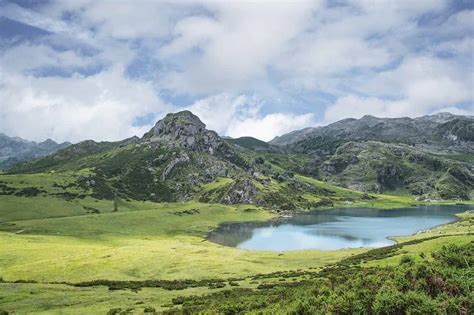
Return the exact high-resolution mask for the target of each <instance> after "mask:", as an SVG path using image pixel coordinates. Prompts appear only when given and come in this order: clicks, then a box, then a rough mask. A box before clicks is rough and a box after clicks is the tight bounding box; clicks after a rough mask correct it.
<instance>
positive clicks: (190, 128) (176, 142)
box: [143, 110, 223, 153]
mask: <svg viewBox="0 0 474 315" xmlns="http://www.w3.org/2000/svg"><path fill="white" fill-rule="evenodd" d="M143 140H145V141H149V142H153V143H162V144H166V145H169V146H175V147H182V148H186V149H192V150H197V151H205V152H210V153H213V152H214V150H215V149H216V148H217V147H219V146H220V145H222V143H223V141H222V139H221V138H220V137H219V136H218V135H217V133H216V132H214V131H211V130H207V129H206V125H205V124H204V123H203V122H202V121H201V120H200V119H199V117H197V116H196V115H194V114H193V113H192V112H190V111H187V110H186V111H181V112H177V113H170V114H168V115H166V117H165V118H163V119H161V120H160V121H158V122H157V123H156V125H155V126H154V127H153V128H152V129H151V130H150V131H149V132H148V133H146V134H145V135H144V136H143Z"/></svg>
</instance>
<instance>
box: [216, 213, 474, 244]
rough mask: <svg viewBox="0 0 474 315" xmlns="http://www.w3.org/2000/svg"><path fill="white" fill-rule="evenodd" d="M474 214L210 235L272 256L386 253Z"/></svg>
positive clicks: (344, 219) (300, 222)
mask: <svg viewBox="0 0 474 315" xmlns="http://www.w3.org/2000/svg"><path fill="white" fill-rule="evenodd" d="M472 208H474V207H472V206H471V207H469V206H464V205H459V206H423V207H415V208H405V209H393V210H378V209H334V210H327V211H319V212H312V213H305V214H299V215H297V216H295V217H293V218H289V219H285V220H282V221H279V222H274V221H273V222H263V223H262V222H251V223H225V224H222V225H220V226H219V227H218V228H217V229H216V230H214V231H212V232H211V233H209V235H208V239H209V240H210V241H212V242H214V243H218V244H221V245H226V246H232V247H238V248H244V249H253V250H271V251H288V250H302V249H323V250H336V249H341V248H357V247H383V246H388V245H392V244H394V243H395V242H393V241H392V240H390V239H388V237H390V236H404V235H411V234H414V233H416V232H418V231H422V230H426V229H430V228H432V227H435V226H437V225H440V224H445V223H449V222H452V221H455V220H456V217H455V216H454V214H455V213H460V212H464V211H466V210H469V209H472Z"/></svg>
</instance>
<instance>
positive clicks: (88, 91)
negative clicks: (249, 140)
mask: <svg viewBox="0 0 474 315" xmlns="http://www.w3.org/2000/svg"><path fill="white" fill-rule="evenodd" d="M4 3H6V2H4ZM4 3H2V4H0V6H1V10H0V11H1V13H0V15H3V16H6V17H9V18H11V19H15V20H18V21H21V22H23V23H27V24H30V25H33V26H36V27H40V28H43V29H45V30H48V31H50V32H52V34H51V35H49V36H45V37H43V38H41V39H38V40H37V41H33V42H29V43H25V42H23V43H22V44H18V43H17V44H15V45H16V46H13V47H6V46H2V47H1V50H0V63H1V71H2V73H1V74H2V77H1V78H0V97H1V102H0V109H1V112H0V122H1V125H0V126H1V127H0V128H1V129H3V131H5V132H7V133H13V132H14V133H16V134H18V135H23V136H25V137H30V138H34V139H39V138H41V137H46V136H51V137H55V138H57V139H60V140H61V139H70V140H79V139H85V138H91V137H93V138H96V139H118V138H119V137H122V136H129V135H131V134H133V133H141V132H142V131H143V130H142V129H144V128H136V127H133V119H134V117H137V116H141V115H145V114H147V113H150V112H155V114H157V113H161V112H162V111H166V110H176V109H177V107H176V106H172V105H166V104H165V103H166V102H163V101H162V100H161V99H160V97H159V96H157V95H160V94H162V95H168V96H169V95H171V96H172V97H173V98H172V99H178V100H180V97H184V98H183V99H186V101H187V102H188V103H192V104H193V105H191V106H190V108H191V109H192V110H193V111H195V112H196V113H197V114H198V115H199V116H201V117H202V119H203V120H204V121H205V122H207V123H208V124H209V127H211V128H213V129H216V130H217V131H218V132H219V133H221V134H227V135H230V136H241V135H254V136H257V137H260V138H262V139H265V140H269V139H270V138H272V137H273V136H274V135H278V134H280V133H283V132H286V131H290V130H291V129H298V128H302V127H305V126H307V125H312V124H314V123H315V121H316V120H317V119H316V118H315V117H314V116H313V115H310V114H296V113H302V112H313V111H314V112H318V113H319V112H323V113H324V112H325V115H324V117H325V120H326V121H333V120H336V119H339V118H345V117H347V116H354V117H360V116H362V115H363V114H373V115H380V116H400V115H408V116H413V115H423V114H427V113H432V112H436V111H440V110H443V109H449V110H452V111H457V112H465V111H468V112H469V111H470V108H472V106H473V104H474V100H473V98H474V96H473V93H474V92H473V91H474V89H473V86H474V79H473V76H472V72H473V70H474V69H473V67H474V62H473V59H472V56H473V47H474V46H473V42H474V37H473V35H472V34H473V33H472V31H473V28H474V24H473V22H472V21H473V20H474V19H473V18H472V17H473V14H474V11H472V10H464V11H460V12H455V13H454V14H452V15H451V16H448V13H449V14H450V12H451V10H452V8H453V6H452V3H451V2H450V1H447V0H419V1H411V0H380V1H372V0H362V1H355V2H354V1H347V2H344V1H342V2H341V1H337V2H332V1H323V0H321V1H319V0H317V1H297V2H281V1H260V2H233V1H226V2H215V1H210V2H208V1H198V2H188V1H184V2H179V3H172V2H156V1H147V0H137V1H133V2H130V1H128V2H126V1H118V2H117V1H93V0H75V1H51V2H48V3H47V4H46V5H44V6H35V7H34V8H32V9H27V8H24V7H21V6H19V5H16V4H8V3H6V4H4ZM448 7H449V8H448ZM85 46H87V47H88V49H89V48H90V50H91V51H93V53H83V51H81V49H80V48H81V47H85ZM58 47H59V48H58ZM86 50H87V49H86ZM132 63H133V64H134V66H136V67H137V68H136V69H132V70H136V71H135V72H133V73H134V75H135V74H136V75H135V76H140V74H141V71H147V73H144V76H143V77H146V78H152V81H139V80H135V79H132V78H130V77H128V76H127V75H126V69H127V68H128V67H129V66H130V65H131V64H132ZM134 66H132V68H133V67H134ZM45 67H46V68H47V67H57V68H59V69H66V70H67V69H69V70H71V69H72V70H71V71H74V69H77V68H81V67H83V68H93V69H96V70H95V71H100V72H98V73H95V74H93V75H89V76H84V75H81V74H80V73H81V72H80V71H79V73H75V74H73V75H72V76H71V77H70V78H61V77H34V76H31V75H30V74H31V73H37V72H35V70H38V69H42V68H45ZM40 72H41V71H40ZM66 73H68V72H67V71H66ZM249 95H252V96H249ZM315 95H316V96H315ZM318 95H322V96H323V100H320V99H314V104H317V105H313V106H314V107H313V109H312V108H311V102H313V101H312V100H313V98H315V97H318ZM163 97H164V96H163ZM272 98H278V99H281V100H282V101H281V102H280V101H279V102H278V104H280V105H278V106H279V109H278V110H279V111H282V113H277V112H276V111H277V110H276V109H275V107H273V108H272V106H273V104H276V103H277V102H273V101H272ZM332 99H336V101H334V102H332V101H330V100H332ZM285 100H290V102H289V103H288V105H286V107H285V106H284V105H281V104H282V103H283V102H285ZM180 102H181V103H182V100H180ZM295 104H296V107H298V109H295V108H293V107H292V106H293V105H295ZM317 106H318V108H317ZM181 107H184V106H181ZM319 107H322V108H319ZM302 109H303V110H302ZM158 115H159V114H158ZM48 117H53V118H54V119H48ZM102 117H107V118H106V121H105V122H103V123H102V121H101V119H102ZM19 122H20V123H19ZM101 124H103V126H104V128H102V126H101ZM82 125H84V126H83V127H81V126H82ZM119 125H120V126H119ZM98 126H101V128H99V127H98ZM105 127H107V128H105ZM35 129H37V130H38V132H34V130H35Z"/></svg>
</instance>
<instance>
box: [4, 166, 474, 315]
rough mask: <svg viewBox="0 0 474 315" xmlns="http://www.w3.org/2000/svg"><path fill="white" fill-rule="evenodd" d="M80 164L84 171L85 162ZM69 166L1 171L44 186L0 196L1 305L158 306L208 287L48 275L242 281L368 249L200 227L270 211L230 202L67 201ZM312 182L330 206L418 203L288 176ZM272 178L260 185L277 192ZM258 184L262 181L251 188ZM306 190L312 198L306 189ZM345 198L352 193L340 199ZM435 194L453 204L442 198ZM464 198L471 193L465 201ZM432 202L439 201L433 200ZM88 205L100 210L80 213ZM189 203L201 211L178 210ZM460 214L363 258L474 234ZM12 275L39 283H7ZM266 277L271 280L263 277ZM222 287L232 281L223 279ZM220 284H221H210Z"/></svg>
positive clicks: (13, 180)
mask: <svg viewBox="0 0 474 315" xmlns="http://www.w3.org/2000/svg"><path fill="white" fill-rule="evenodd" d="M83 172H86V173H84V174H87V172H88V171H87V170H85V171H83ZM80 174H82V173H81V172H74V173H72V172H71V173H42V174H26V175H6V174H0V181H2V182H4V183H7V184H8V185H9V186H11V187H14V188H16V189H23V188H28V187H36V188H38V189H42V190H44V191H46V193H40V194H38V196H35V197H20V196H15V195H1V196H0V230H2V231H1V232H0V252H1V254H0V278H2V279H3V281H6V282H8V283H0V310H1V309H7V310H16V311H18V313H31V312H44V313H47V314H51V313H68V314H70V313H76V314H85V313H91V314H94V313H106V312H107V311H108V310H109V309H111V308H113V307H122V308H123V309H127V308H129V307H132V308H134V310H135V311H136V312H142V311H143V308H144V307H145V306H152V307H154V308H156V309H157V310H159V309H161V307H162V306H166V305H169V303H170V302H171V299H172V298H174V297H176V296H180V295H183V296H186V295H193V294H197V295H202V294H207V293H209V292H210V291H212V290H216V289H209V288H208V287H196V288H186V289H184V290H172V291H168V290H165V289H161V288H143V289H141V290H140V291H138V292H132V291H130V290H118V291H109V290H108V289H107V288H106V287H102V286H97V287H87V288H78V287H72V286H69V285H64V284H54V283H53V282H68V283H77V282H82V281H88V280H97V279H106V280H149V279H163V280H175V279H178V280H183V279H194V280H200V279H224V280H226V281H227V282H228V281H229V279H230V278H240V279H241V280H238V281H237V282H238V284H239V285H240V287H245V288H248V287H249V288H255V287H256V286H257V284H256V283H254V281H251V280H250V278H249V277H251V276H253V275H256V274H268V273H272V272H279V271H286V270H298V269H299V270H312V271H317V270H318V269H319V268H321V267H323V266H326V265H328V264H333V263H336V262H338V261H340V260H341V259H343V258H346V257H350V256H351V255H354V254H358V253H363V252H366V251H367V250H368V249H348V250H338V251H321V250H306V251H290V252H281V253H278V252H270V251H252V250H242V249H237V248H231V247H225V246H221V245H217V244H214V243H211V242H209V241H207V240H206V238H205V236H206V234H207V233H208V232H209V230H211V229H214V228H215V227H217V226H218V225H219V224H220V223H223V222H231V221H262V220H268V219H271V218H274V217H275V216H276V213H274V212H272V211H269V210H268V209H263V208H260V207H257V206H254V205H239V206H228V205H220V204H205V203H199V202H197V201H196V200H198V198H195V199H194V200H192V201H190V202H186V203H154V202H145V201H127V200H119V201H118V211H117V212H114V211H113V210H114V202H113V201H112V200H97V199H93V198H92V197H91V196H89V195H88V196H86V197H84V198H81V199H77V198H75V199H72V200H65V199H63V198H60V197H55V195H54V194H56V193H62V192H64V191H67V192H71V193H83V194H84V193H85V194H86V195H87V194H88V192H87V191H84V190H80V189H79V188H78V187H74V186H71V187H68V188H66V189H64V188H61V187H58V185H60V186H67V185H68V184H70V183H72V182H73V181H74V179H75V177H77V176H79V175H80ZM295 176H296V177H297V178H298V179H300V180H303V181H305V182H307V183H309V184H311V185H314V186H315V187H318V188H321V189H330V190H332V191H334V192H335V194H334V195H333V198H334V200H335V201H336V202H335V206H338V207H378V208H395V207H409V206H410V205H412V204H422V203H420V202H416V201H415V200H414V198H413V197H409V196H391V195H373V196H375V197H376V199H369V200H362V199H361V198H360V197H361V195H362V193H360V192H355V191H352V190H349V189H346V188H340V187H336V186H333V185H329V184H327V183H325V182H322V181H318V180H316V179H313V178H310V177H305V176H300V175H295ZM229 183H231V180H230V179H227V178H219V179H218V180H216V181H214V182H211V183H208V184H206V185H204V186H202V187H201V188H200V189H201V190H200V191H201V192H206V191H210V190H212V189H216V188H219V187H223V186H225V185H227V184H229ZM281 185H285V184H284V183H279V182H277V181H276V180H272V181H271V185H270V186H268V187H266V188H265V189H270V190H272V191H275V192H277V191H278V189H279V188H281V187H280V186H281ZM257 188H260V189H264V188H263V187H257ZM305 198H308V199H310V198H314V199H313V200H318V198H319V196H317V195H311V194H308V195H307V196H306V195H305ZM347 200H355V201H350V202H348V201H347ZM443 203H451V204H452V203H455V201H447V202H443ZM470 203H472V202H470ZM437 204H442V203H441V202H440V203H437ZM87 208H95V209H97V210H99V211H100V213H88V212H87ZM191 209H197V210H198V211H199V212H198V213H195V212H189V211H188V212H186V210H191ZM462 218H463V219H464V220H463V221H459V222H456V223H453V224H448V225H444V226H440V227H437V228H435V229H433V230H430V231H427V232H424V233H419V234H416V235H412V236H407V237H399V238H396V239H397V241H400V242H403V241H407V240H411V239H416V238H427V237H431V236H438V235H440V236H443V237H442V238H438V239H434V240H427V241H424V242H421V243H418V244H414V245H407V246H403V247H402V248H401V249H400V250H398V252H397V253H396V255H395V256H393V257H388V258H384V259H382V260H375V261H370V262H368V263H365V264H364V265H366V266H376V265H387V264H398V263H399V260H400V257H401V256H403V255H412V256H414V257H418V256H419V255H420V254H421V253H422V252H423V253H424V254H425V255H426V256H428V255H429V253H430V252H431V251H432V250H434V249H437V248H439V247H441V246H442V245H443V244H446V243H456V244H459V243H465V242H469V241H472V240H473V236H472V235H467V234H468V233H473V230H472V229H473V226H474V224H473V222H472V220H473V219H474V215H473V214H468V213H466V214H463V215H462ZM17 280H24V281H30V282H31V281H37V282H38V283H11V282H14V281H17ZM265 281H269V282H272V281H274V282H276V281H279V279H278V277H276V278H275V279H273V278H269V279H267V280H265ZM226 288H230V286H229V284H228V283H227V284H226ZM217 290H219V289H217Z"/></svg>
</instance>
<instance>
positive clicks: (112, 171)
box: [4, 111, 474, 209]
mask: <svg viewBox="0 0 474 315" xmlns="http://www.w3.org/2000/svg"><path fill="white" fill-rule="evenodd" d="M8 139H11V138H8ZM15 143H18V146H20V144H22V143H23V145H24V146H28V145H29V146H30V147H35V148H37V147H42V146H45V144H44V143H43V144H33V145H32V144H31V143H28V142H24V140H23V142H22V141H20V140H17V142H15ZM24 143H26V144H24ZM47 143H49V144H51V145H50V146H47V147H48V148H49V150H50V151H49V153H52V154H51V155H48V156H45V157H43V158H39V159H35V160H31V161H29V162H23V163H18V164H14V165H12V166H11V168H10V169H9V172H11V173H24V172H28V173H38V172H49V171H59V172H61V171H79V170H84V169H87V170H93V173H92V174H90V175H89V177H87V178H82V179H78V181H79V182H78V185H82V186H84V188H87V189H92V190H93V192H94V194H95V197H97V198H106V199H113V198H117V197H119V198H131V199H137V200H153V201H185V200H190V199H193V198H194V199H196V198H197V199H198V200H200V201H202V202H213V203H230V204H234V203H255V204H260V205H262V206H266V207H272V208H275V207H276V208H281V209H295V208H314V207H318V206H323V205H329V204H331V203H332V202H333V201H334V200H338V201H339V202H340V201H341V200H346V201H348V202H350V201H351V200H354V198H356V199H357V198H362V195H361V194H362V193H390V194H402V195H408V194H409V195H415V196H418V198H420V199H471V198H472V197H473V196H474V195H473V189H474V118H473V117H470V116H459V115H452V114H448V113H441V114H436V115H431V116H423V117H419V118H415V119H411V118H376V117H373V116H364V117H362V118H361V119H344V120H341V121H338V122H336V123H333V124H330V125H328V126H324V127H317V128H306V129H302V130H299V131H294V132H291V133H288V134H286V135H282V136H280V137H277V138H275V139H273V140H272V141H270V142H269V143H267V142H263V141H260V140H258V139H255V138H252V137H242V138H237V139H230V138H221V137H220V136H219V135H218V134H217V133H215V132H214V131H210V130H207V129H206V126H205V125H204V124H203V123H202V122H201V120H200V119H199V118H198V117H197V116H195V115H194V114H192V113H191V112H189V111H183V112H179V113H174V114H168V115H167V116H166V117H165V118H164V119H162V120H160V121H158V122H157V123H156V125H155V126H154V127H153V128H152V129H151V130H150V131H149V132H148V133H146V134H145V135H144V136H143V137H142V138H138V137H132V138H129V139H125V140H123V141H119V142H95V141H92V140H88V141H83V142H80V143H78V144H74V145H70V146H68V144H61V145H57V144H55V143H54V142H52V141H48V142H47ZM27 144H28V145H27ZM60 146H63V147H62V149H60V150H58V149H59V147H60ZM5 147H7V146H5ZM10 147H11V145H10ZM29 150H30V151H28V150H24V152H36V153H35V154H37V155H36V156H33V155H32V154H31V153H30V154H29V155H28V154H24V155H22V157H24V158H23V159H26V158H27V157H38V155H39V154H42V155H45V154H48V152H47V151H46V150H43V151H40V150H36V151H35V150H33V149H31V148H30V149H29ZM57 150H58V151H57ZM56 151H57V152H56ZM8 152H10V153H9V154H10V158H11V157H12V153H11V152H13V151H8ZM8 152H7V153H6V154H4V155H8ZM18 152H20V151H19V150H18ZM53 152H54V153H53ZM300 175H301V176H304V178H303V177H301V176H300ZM298 176H300V177H298ZM311 177H312V178H314V179H318V180H322V181H323V182H326V183H327V184H328V186H327V187H323V188H322V187H320V186H317V185H316V186H315V185H314V184H313V183H310V182H309V181H308V180H307V178H311ZM90 183H94V184H93V185H91V184H90ZM331 185H335V186H331ZM336 186H340V187H345V188H349V189H351V190H352V191H354V192H360V193H361V194H355V195H353V194H352V193H349V192H344V191H341V190H337V189H335V188H334V187H336ZM341 194H342V195H341ZM315 195H316V196H318V197H317V198H315V197H311V196H315ZM341 198H342V199H341Z"/></svg>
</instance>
